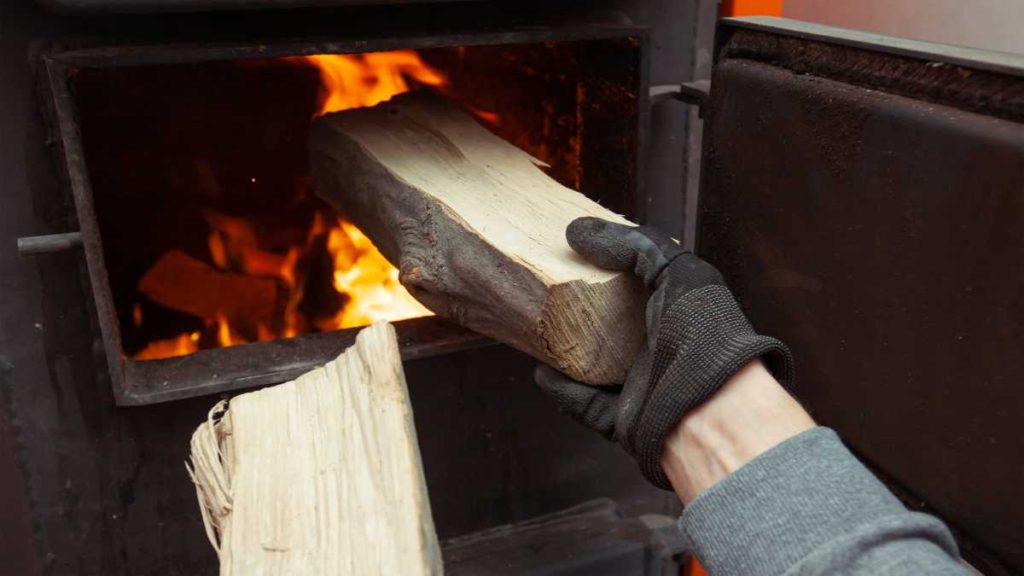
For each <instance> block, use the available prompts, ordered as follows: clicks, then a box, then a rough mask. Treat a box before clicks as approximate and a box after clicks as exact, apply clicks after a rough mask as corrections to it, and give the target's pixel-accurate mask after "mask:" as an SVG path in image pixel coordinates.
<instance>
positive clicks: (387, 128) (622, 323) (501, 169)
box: [310, 93, 646, 384]
mask: <svg viewBox="0 0 1024 576" xmlns="http://www.w3.org/2000/svg"><path fill="white" fill-rule="evenodd" d="M310 154H311V156H312V169H313V174H314V178H315V180H316V182H317V192H318V193H319V194H320V195H322V196H323V197H325V198H326V199H328V200H329V201H330V202H331V203H332V204H334V205H335V207H337V208H338V209H339V210H342V211H344V213H345V214H346V215H347V216H348V217H350V218H352V220H353V221H354V222H355V223H356V224H357V225H359V226H360V227H361V228H362V229H364V230H366V231H367V233H369V234H370V235H371V236H372V237H373V238H374V240H375V241H377V243H378V245H379V246H380V248H381V250H382V252H383V253H384V254H385V255H386V256H387V257H388V258H389V259H390V260H391V261H392V262H398V263H400V268H401V281H402V283H403V284H404V285H405V286H406V287H407V288H409V290H410V291H411V292H412V293H413V295H414V296H416V297H417V298H418V299H420V300H421V301H423V302H424V303H425V304H427V305H428V307H430V309H431V310H433V311H434V312H436V313H438V314H439V315H441V316H443V317H445V318H449V319H452V320H454V321H456V322H458V323H460V324H463V325H464V326H467V327H469V328H472V329H474V330H476V331H478V332H481V333H483V334H486V335H488V336H491V337H493V338H495V339H497V340H500V341H502V342H505V343H508V344H510V345H512V346H515V347H516V348H519V349H520V350H523V351H524V352H527V353H529V354H531V355H533V356H534V357H536V358H538V359H541V360H543V361H545V362H547V363H549V364H552V365H554V366H556V367H557V368H559V369H560V370H562V371H563V372H565V373H567V374H569V375H570V376H572V377H574V378H576V379H578V380H582V381H585V382H588V383H591V384H615V383H620V382H622V381H623V380H624V379H625V376H626V370H627V369H628V367H629V366H630V365H631V364H632V359H633V356H634V355H635V354H636V352H637V350H638V349H639V346H640V343H641V341H642V339H643V334H644V329H643V316H644V312H643V311H644V303H645V301H646V298H645V294H644V290H643V287H642V286H641V285H640V283H639V281H637V279H636V278H635V277H633V276H632V275H629V274H620V273H612V272H608V271H605V270H600V269H598V268H596V267H594V266H592V265H590V264H588V263H586V262H584V261H583V260H582V259H580V258H579V257H578V256H577V255H575V254H574V253H573V251H572V249H571V248H570V247H569V245H568V243H567V242H566V240H565V229H566V227H567V226H568V224H569V222H571V221H572V220H573V219H575V218H576V217H579V216H597V217H601V218H605V219H608V220H613V221H617V222H622V223H627V221H626V220H625V219H624V218H622V217H621V216H619V215H617V214H615V213H613V212H611V211H609V210H607V209H605V208H602V207H601V206H600V205H599V204H597V203H596V202H593V201H591V200H590V199H588V198H586V197H585V196H583V195H582V194H580V193H578V192H575V191H573V190H571V189H569V188H566V187H564V186H562V185H560V184H558V183H557V182H555V181H554V180H552V179H551V178H550V177H548V176H547V175H546V174H544V172H542V171H541V170H540V169H539V168H538V167H537V164H538V161H537V160H536V159H534V158H532V157H530V156H529V155H528V154H526V153H524V152H523V151H521V150H519V149H518V148H516V147H514V146H512V145H511V144H508V143H507V142H505V141H504V140H502V139H500V138H498V137H497V136H495V135H493V134H491V133H490V132H488V131H487V130H486V129H485V128H483V127H482V126H480V125H479V124H477V123H476V122H474V121H473V119H472V118H471V117H469V116H468V115H466V114H464V113H463V112H461V111H459V110H458V109H457V108H455V107H453V106H452V105H450V104H448V103H446V102H444V101H442V100H441V99H439V98H436V97H434V96H431V95H429V94H419V93H413V94H407V95H403V96H400V97H396V98H394V99H392V100H391V101H389V102H387V103H385V104H381V105H379V106H376V107H374V108H360V109H357V110H350V111H347V112H342V113H339V114H332V115H328V116H325V117H323V118H321V119H319V120H317V121H316V122H314V126H313V130H312V132H311V134H310Z"/></svg>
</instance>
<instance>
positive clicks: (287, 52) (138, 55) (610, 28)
mask: <svg viewBox="0 0 1024 576" xmlns="http://www.w3.org/2000/svg"><path fill="white" fill-rule="evenodd" d="M630 36H634V37H638V38H641V39H642V41H645V39H646V38H647V37H648V30H647V28H646V27H643V26H631V25H608V24H592V25H585V26H575V27H537V28H522V29H512V30H504V31H500V32H462V33H450V34H427V35H415V34H413V35H408V36H401V35H399V36H387V37H359V38H308V39H303V40H282V41H279V42H273V43H260V42H255V41H253V42H243V43H236V44H195V43H184V44H160V45H124V46H103V47H93V48H82V49H75V50H69V51H64V52H58V53H52V54H50V55H48V58H49V59H51V60H53V61H54V62H59V63H61V64H63V65H64V66H67V67H69V68H116V67H124V66H150V65H158V64H178V63H199V62H211V61H218V60H243V59H258V58H278V57H282V56H304V55H310V54H353V53H360V52H374V51H382V50H399V49H428V48H450V47H454V46H489V45H501V44H527V43H529V44H535V43H542V42H576V41H586V40H612V39H621V38H627V37H630Z"/></svg>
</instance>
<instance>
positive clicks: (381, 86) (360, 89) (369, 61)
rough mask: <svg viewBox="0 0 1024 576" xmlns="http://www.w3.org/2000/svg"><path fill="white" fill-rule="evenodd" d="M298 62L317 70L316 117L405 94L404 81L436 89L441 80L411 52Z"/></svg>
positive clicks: (330, 56)
mask: <svg viewBox="0 0 1024 576" xmlns="http://www.w3.org/2000/svg"><path fill="white" fill-rule="evenodd" d="M299 59H300V60H302V61H304V62H307V63H309V64H312V65H313V66H315V67H316V68H317V69H319V70H320V82H321V84H322V94H321V99H322V103H321V105H320V112H319V113H320V114H327V113H328V112H337V111H339V110H348V109H350V108H359V107H362V106H375V105H377V104H380V103H381V102H384V101H385V100H388V99H390V98H391V97H392V96H395V95H397V94H401V93H403V92H408V91H409V84H408V83H407V79H409V78H411V79H413V80H415V81H416V82H417V83H419V84H421V85H424V86H431V87H434V88H440V87H442V86H444V84H445V79H444V76H442V75H441V73H440V72H438V71H437V70H434V69H433V68H431V67H430V66H428V65H426V64H424V63H423V60H421V59H420V55H419V54H417V53H416V52H414V51H412V50H394V51H392V52H367V53H364V54H316V55H313V56H301V57H299Z"/></svg>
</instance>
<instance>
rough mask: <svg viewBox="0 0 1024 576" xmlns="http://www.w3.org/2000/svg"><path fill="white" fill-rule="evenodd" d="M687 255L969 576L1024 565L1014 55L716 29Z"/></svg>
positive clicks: (1020, 103)
mask: <svg viewBox="0 0 1024 576" xmlns="http://www.w3.org/2000/svg"><path fill="white" fill-rule="evenodd" d="M703 116H704V118H705V131H704V137H703V142H704V154H703V160H702V162H703V166H702V181H701V194H700V208H699V215H698V223H697V227H698V228H697V251H698V253H700V254H701V255H702V256H703V257H704V258H706V259H708V260H709V261H711V262H712V263H714V264H715V265H716V266H718V267H719V268H720V269H721V271H722V273H723V274H724V275H725V277H726V279H727V280H728V281H729V283H730V286H731V287H732V288H733V290H734V291H735V292H736V293H737V295H738V298H739V300H740V301H741V302H742V303H743V305H744V306H745V307H746V308H747V309H748V311H749V313H750V316H751V320H752V321H753V323H754V324H755V326H757V328H758V330H759V331H761V332H762V333H765V334H770V335H773V336H777V337H779V338H781V339H782V340H783V341H785V342H787V343H788V344H789V345H790V346H791V347H792V349H793V353H794V354H795V356H796V360H797V389H796V395H797V396H798V397H799V399H800V400H801V401H802V402H804V403H805V405H806V406H807V407H808V408H809V409H810V411H811V413H812V414H813V416H814V417H815V418H816V419H817V421H818V422H820V423H821V424H823V425H825V426H830V427H832V428H834V429H835V430H837V431H838V432H839V434H840V435H841V436H842V437H843V438H844V439H845V440H846V442H847V443H848V444H849V446H850V447H851V448H852V449H853V450H854V451H855V452H856V453H857V454H858V455H859V456H861V457H862V458H863V459H864V460H865V461H866V462H867V463H868V464H869V465H870V466H872V467H873V468H874V469H875V470H876V471H878V472H879V474H880V475H881V476H882V477H883V479H885V480H886V481H887V482H888V483H889V484H890V485H891V486H893V487H894V489H895V491H896V492H897V493H898V494H900V495H901V496H902V497H903V498H904V500H905V501H906V502H908V504H910V505H911V506H912V507H919V508H921V509H923V510H926V511H929V512H932V513H934V514H937V515H938V516H940V517H942V518H943V519H945V520H946V521H947V522H948V523H949V524H950V525H951V527H952V528H953V529H954V531H955V532H956V533H957V536H958V538H959V539H960V540H961V546H962V548H963V552H964V554H965V556H966V557H967V558H968V560H969V561H970V562H971V563H972V564H973V565H975V566H976V567H978V568H979V569H981V570H982V571H984V572H985V573H987V574H998V573H1011V572H1012V573H1016V572H1018V571H1024V532H1022V530H1024V424H1022V423H1024V58H1022V57H1020V56H1012V55H1007V54H996V53H990V52H981V51H975V50H968V49H963V48H956V47H950V46H942V45H936V44H928V43H921V42H912V41H907V40H902V39H896V38H889V37H883V36H878V35H874V34H865V33H860V32H853V31H849V30H842V29H837V28H830V27H824V26H817V25H811V24H806V23H802V22H795V21H790V20H783V19H774V18H753V19H730V20H723V21H722V22H721V23H720V26H719V29H718V34H717V38H716V49H715V64H714V68H713V73H712V80H711V90H710V95H709V97H708V98H707V101H706V103H705V106H704V107H703Z"/></svg>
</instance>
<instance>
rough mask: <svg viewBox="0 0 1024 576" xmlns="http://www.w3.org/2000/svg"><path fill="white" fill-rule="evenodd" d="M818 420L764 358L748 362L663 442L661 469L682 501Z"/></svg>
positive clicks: (686, 500)
mask: <svg viewBox="0 0 1024 576" xmlns="http://www.w3.org/2000/svg"><path fill="white" fill-rule="evenodd" d="M813 427H814V421H813V420H811V417H810V416H809V415H808V414H807V412H806V411H805V410H804V409H803V407H801V406H800V404H799V403H797V401H796V400H794V399H793V398H792V397H791V396H790V395H789V394H788V393H787V392H786V391H785V390H784V389H783V388H782V386H780V385H779V383H778V382H776V381H775V378H773V377H772V375H771V374H770V373H769V372H768V370H767V369H766V368H765V367H764V364H763V363H762V362H761V361H760V360H755V361H753V362H751V363H750V364H747V366H746V367H744V368H743V369H742V370H740V371H739V372H737V373H736V374H735V375H734V376H733V377H732V378H730V379H729V381H728V382H726V384H725V385H724V386H722V388H721V389H720V390H719V391H718V392H716V393H715V395H714V396H712V397H711V398H710V399H709V400H708V401H707V402H705V403H704V404H702V405H700V406H698V407H697V408H695V409H694V410H692V411H691V412H689V413H688V414H686V415H684V416H683V418H682V420H680V422H679V425H678V426H676V428H675V430H674V431H673V432H672V434H670V435H669V437H668V438H667V439H666V440H665V451H664V452H663V453H662V459H661V463H662V467H663V468H664V469H665V475H666V476H668V478H669V480H670V481H671V482H672V487H673V488H674V489H675V491H676V494H678V495H679V498H680V499H681V500H682V501H683V503H689V502H690V501H691V500H693V499H694V498H695V497H696V496H697V495H698V494H700V493H701V492H703V491H704V490H705V489H707V488H710V487H711V486H712V485H713V484H715V483H716V482H718V481H719V480H721V479H723V478H725V477H726V476H728V475H729V474H730V473H732V472H735V471H736V470H738V469H739V468H740V467H741V466H743V465H744V464H746V463H747V462H750V461H751V460H753V459H754V458H756V457H757V456H758V455H760V454H762V453H764V452H765V451H767V450H768V449H769V448H771V447H773V446H775V445H777V444H779V443H781V442H782V441H783V440H786V439H787V438H791V437H793V436H796V435H797V434H799V433H801V432H803V431H805V430H810V429H811V428H813Z"/></svg>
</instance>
